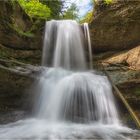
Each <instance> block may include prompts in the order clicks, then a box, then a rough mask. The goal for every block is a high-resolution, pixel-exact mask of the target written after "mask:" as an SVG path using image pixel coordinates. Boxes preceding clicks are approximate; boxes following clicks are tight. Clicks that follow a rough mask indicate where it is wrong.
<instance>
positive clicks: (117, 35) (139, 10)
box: [90, 0, 140, 52]
mask: <svg viewBox="0 0 140 140" xmlns="http://www.w3.org/2000/svg"><path fill="white" fill-rule="evenodd" d="M94 13H95V14H94V17H93V21H92V22H91V23H90V32H91V42H92V46H93V50H94V52H104V51H112V50H125V49H130V48H133V47H136V46H137V45H140V2H139V1H132V0H131V1H130V0H127V1H123V0H122V1H118V2H115V3H113V4H111V5H106V6H104V7H100V8H99V6H98V5H97V7H96V8H95V11H94Z"/></svg>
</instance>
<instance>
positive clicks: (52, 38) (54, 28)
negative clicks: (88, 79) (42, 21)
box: [42, 20, 87, 70]
mask: <svg viewBox="0 0 140 140" xmlns="http://www.w3.org/2000/svg"><path fill="white" fill-rule="evenodd" d="M42 64H43V65H45V66H46V65H47V66H48V65H51V66H53V67H63V68H65V69H69V70H70V69H73V70H75V69H78V70H85V69H86V68H87V66H86V60H85V55H84V34H83V32H82V30H81V27H80V26H79V24H78V23H77V22H76V21H73V20H61V21H56V20H52V21H48V22H46V28H45V37H44V46H43V57H42Z"/></svg>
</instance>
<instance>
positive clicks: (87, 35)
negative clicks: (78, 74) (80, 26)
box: [84, 23, 93, 69]
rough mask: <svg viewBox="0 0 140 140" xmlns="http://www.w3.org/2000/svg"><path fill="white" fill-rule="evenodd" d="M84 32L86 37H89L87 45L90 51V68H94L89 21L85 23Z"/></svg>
mask: <svg viewBox="0 0 140 140" xmlns="http://www.w3.org/2000/svg"><path fill="white" fill-rule="evenodd" d="M84 34H85V38H86V39H87V46H88V51H89V62H90V69H92V68H93V66H92V61H93V59H92V58H93V57H92V48H91V40H90V33H89V28H88V23H84Z"/></svg>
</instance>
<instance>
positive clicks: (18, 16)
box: [0, 1, 42, 50]
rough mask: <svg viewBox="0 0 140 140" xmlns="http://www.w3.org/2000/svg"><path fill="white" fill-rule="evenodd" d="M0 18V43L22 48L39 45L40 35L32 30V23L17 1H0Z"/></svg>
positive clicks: (37, 46)
mask: <svg viewBox="0 0 140 140" xmlns="http://www.w3.org/2000/svg"><path fill="white" fill-rule="evenodd" d="M0 19H1V20H0V44H2V45H4V46H6V47H10V48H13V49H22V50H26V49H28V50H29V49H37V48H39V47H40V46H41V44H42V40H41V37H40V36H41V35H38V32H37V30H36V31H35V32H32V30H33V26H34V23H33V22H32V21H31V20H30V19H29V17H28V16H27V15H26V14H25V12H24V11H23V9H22V8H21V7H20V5H19V4H18V3H17V2H14V1H13V2H12V1H0ZM34 33H35V34H36V35H34Z"/></svg>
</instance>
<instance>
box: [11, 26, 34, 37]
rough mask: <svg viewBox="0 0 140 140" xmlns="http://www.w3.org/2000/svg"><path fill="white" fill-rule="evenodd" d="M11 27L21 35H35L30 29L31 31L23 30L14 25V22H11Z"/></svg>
mask: <svg viewBox="0 0 140 140" xmlns="http://www.w3.org/2000/svg"><path fill="white" fill-rule="evenodd" d="M9 27H10V28H11V29H13V30H14V31H15V32H16V33H17V34H18V35H20V36H23V37H30V38H32V37H34V34H33V33H32V32H31V31H30V30H29V31H25V32H24V31H23V30H22V29H21V28H19V27H17V26H16V25H14V24H13V25H12V24H9Z"/></svg>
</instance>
